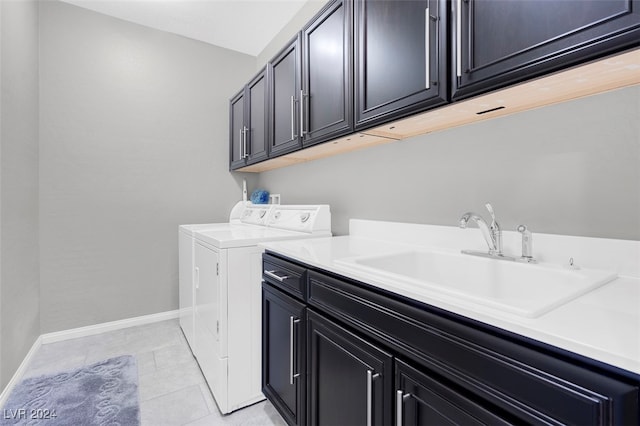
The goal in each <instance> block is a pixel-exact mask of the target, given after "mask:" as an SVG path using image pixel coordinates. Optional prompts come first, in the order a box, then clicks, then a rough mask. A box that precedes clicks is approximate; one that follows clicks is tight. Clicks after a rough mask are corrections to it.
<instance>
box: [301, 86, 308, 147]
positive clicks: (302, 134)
mask: <svg viewBox="0 0 640 426" xmlns="http://www.w3.org/2000/svg"><path fill="white" fill-rule="evenodd" d="M305 96H306V95H305V94H304V90H300V136H302V137H304V135H305V133H307V132H306V131H305V130H304V98H305Z"/></svg>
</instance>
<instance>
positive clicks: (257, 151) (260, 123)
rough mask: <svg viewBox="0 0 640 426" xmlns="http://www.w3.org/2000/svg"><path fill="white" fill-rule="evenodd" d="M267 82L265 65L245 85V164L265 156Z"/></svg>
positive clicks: (267, 134) (266, 138) (267, 135)
mask: <svg viewBox="0 0 640 426" xmlns="http://www.w3.org/2000/svg"><path fill="white" fill-rule="evenodd" d="M267 88H268V82H267V69H266V67H265V68H263V69H262V71H260V73H259V74H258V75H257V76H255V77H254V78H253V80H251V81H250V82H249V84H248V85H247V101H248V105H247V111H248V114H247V117H246V119H245V122H246V123H247V136H246V138H247V141H246V146H247V153H246V154H247V164H253V163H257V162H258V161H262V160H265V159H266V158H267V147H268V140H269V133H268V126H267V108H268V103H267V102H268V93H269V92H268V91H267Z"/></svg>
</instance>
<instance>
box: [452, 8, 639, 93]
mask: <svg viewBox="0 0 640 426" xmlns="http://www.w3.org/2000/svg"><path fill="white" fill-rule="evenodd" d="M452 6H453V10H454V13H453V16H454V19H453V20H452V21H453V25H452V29H453V31H452V40H453V41H454V45H453V46H452V47H453V55H454V58H453V67H452V72H451V75H452V82H453V87H452V97H453V99H461V98H465V97H469V96H472V95H476V94H480V93H484V92H487V91H490V90H493V89H496V88H499V87H503V86H506V85H509V84H513V83H517V82H519V81H524V80H528V79H531V78H533V77H536V76H539V75H542V74H544V73H549V72H551V71H555V70H559V69H562V68H566V67H568V66H571V65H574V64H578V63H581V62H585V61H588V60H591V59H595V58H598V57H602V56H605V55H608V54H612V53H615V52H619V51H622V50H625V49H629V48H632V47H634V46H638V45H640V1H639V0H563V1H546V0H542V1H541V0H503V1H485V0H454V1H453V2H452Z"/></svg>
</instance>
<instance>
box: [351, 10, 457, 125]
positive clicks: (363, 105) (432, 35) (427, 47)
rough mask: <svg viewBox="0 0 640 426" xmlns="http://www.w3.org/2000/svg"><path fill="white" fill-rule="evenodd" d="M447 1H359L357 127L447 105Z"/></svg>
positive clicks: (357, 19)
mask: <svg viewBox="0 0 640 426" xmlns="http://www.w3.org/2000/svg"><path fill="white" fill-rule="evenodd" d="M448 16H449V9H448V3H447V2H446V0H375V1H371V0H356V1H355V5H354V25H355V27H354V38H355V40H354V50H355V55H354V58H355V64H354V67H355V71H354V91H355V95H354V102H355V127H356V129H358V130H359V129H364V128H367V127H370V126H373V125H376V124H380V123H383V122H387V121H390V120H392V119H395V118H399V117H403V116H406V115H409V114H412V113H415V112H418V111H423V110H425V109H428V108H431V107H435V106H438V105H442V104H445V103H446V102H447V100H448V92H449V88H448V85H447V80H448V76H447V70H448V66H447V60H448V57H447V45H448V44H447V34H448V30H449V25H448Z"/></svg>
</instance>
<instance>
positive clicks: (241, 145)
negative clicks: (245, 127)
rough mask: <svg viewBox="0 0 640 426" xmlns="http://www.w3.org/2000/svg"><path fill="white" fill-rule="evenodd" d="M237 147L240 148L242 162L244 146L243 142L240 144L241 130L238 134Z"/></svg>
mask: <svg viewBox="0 0 640 426" xmlns="http://www.w3.org/2000/svg"><path fill="white" fill-rule="evenodd" d="M238 145H239V148H240V160H242V159H243V158H244V151H243V149H242V147H243V146H244V142H242V129H240V133H239V135H238Z"/></svg>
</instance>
